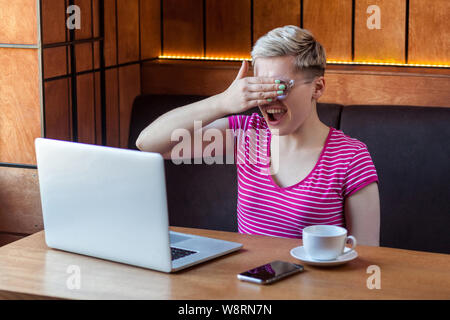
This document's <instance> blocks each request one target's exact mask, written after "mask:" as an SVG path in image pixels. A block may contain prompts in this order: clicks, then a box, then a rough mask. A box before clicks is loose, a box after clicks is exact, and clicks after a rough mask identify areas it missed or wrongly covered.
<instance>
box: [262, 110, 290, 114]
mask: <svg viewBox="0 0 450 320" xmlns="http://www.w3.org/2000/svg"><path fill="white" fill-rule="evenodd" d="M266 112H267V113H272V114H273V113H285V112H286V110H282V109H267V110H266Z"/></svg>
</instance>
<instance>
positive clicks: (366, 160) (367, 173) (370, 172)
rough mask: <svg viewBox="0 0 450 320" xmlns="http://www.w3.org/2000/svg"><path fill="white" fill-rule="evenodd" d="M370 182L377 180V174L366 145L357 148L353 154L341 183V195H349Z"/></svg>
mask: <svg viewBox="0 0 450 320" xmlns="http://www.w3.org/2000/svg"><path fill="white" fill-rule="evenodd" d="M372 182H378V175H377V171H376V169H375V166H374V164H373V161H372V157H371V156H370V153H369V150H368V149H367V146H366V145H365V144H364V146H363V147H361V148H359V149H358V150H357V151H356V153H355V155H354V156H353V158H352V160H351V162H350V164H349V166H348V168H347V173H346V175H345V178H344V183H343V185H342V195H343V197H344V198H345V197H349V196H351V195H352V194H353V193H355V192H356V191H358V190H360V189H362V188H364V187H365V186H367V185H369V184H370V183H372Z"/></svg>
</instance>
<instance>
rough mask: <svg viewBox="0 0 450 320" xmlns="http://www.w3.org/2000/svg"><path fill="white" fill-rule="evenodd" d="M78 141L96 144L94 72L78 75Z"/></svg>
mask: <svg viewBox="0 0 450 320" xmlns="http://www.w3.org/2000/svg"><path fill="white" fill-rule="evenodd" d="M77 111H78V142H81V143H89V144H95V97H94V74H93V73H87V74H83V75H80V76H78V77H77Z"/></svg>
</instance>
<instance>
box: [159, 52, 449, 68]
mask: <svg viewBox="0 0 450 320" xmlns="http://www.w3.org/2000/svg"><path fill="white" fill-rule="evenodd" d="M158 58H159V59H179V60H213V61H242V60H247V61H252V59H250V58H237V57H200V56H166V55H162V56H159V57H158ZM327 64H348V65H376V66H396V67H426V68H450V65H448V64H422V63H396V62H371V61H336V60H327Z"/></svg>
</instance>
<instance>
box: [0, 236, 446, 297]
mask: <svg viewBox="0 0 450 320" xmlns="http://www.w3.org/2000/svg"><path fill="white" fill-rule="evenodd" d="M171 229H172V230H174V231H178V232H186V233H192V234H197V235H202V236H208V237H213V238H218V239H224V240H230V241H236V242H240V243H243V245H244V248H243V249H242V250H240V251H238V252H235V253H232V254H230V255H227V256H224V257H221V258H218V259H215V260H212V261H209V262H206V263H203V264H200V265H197V266H194V267H191V268H189V269H186V270H182V271H180V272H177V273H174V274H165V273H161V272H157V271H152V270H147V269H143V268H138V267H133V266H129V265H124V264H120V263H115V262H110V261H105V260H101V259H96V258H92V257H87V256H82V255H77V254H72V253H68V252H63V251H59V250H54V249H49V248H48V247H47V246H46V245H45V241H44V232H39V233H36V234H34V235H32V236H29V237H27V238H24V239H22V240H19V241H16V242H14V243H11V244H9V245H7V246H4V247H2V248H0V298H10V299H24V298H25V299H27V298H28V299H29V298H31V299H39V298H40V299H42V298H44V299H45V298H67V299H231V300H234V299H252V300H253V299H450V274H449V269H450V268H449V267H450V255H446V254H436V253H427V252H420V251H410V250H400V249H392V248H384V247H368V246H358V247H357V248H356V249H357V251H358V254H359V257H358V258H357V259H356V260H353V261H351V262H349V263H347V264H346V265H343V266H338V267H332V268H320V267H312V266H308V265H305V271H304V272H303V273H300V274H297V275H294V276H292V277H290V278H287V279H284V280H282V281H280V282H277V283H274V284H272V285H267V286H261V285H256V284H252V283H247V282H241V281H239V280H238V279H237V278H236V275H237V274H238V273H240V272H242V271H245V270H247V269H250V268H252V267H256V266H259V265H262V264H264V263H267V262H270V261H273V260H285V261H291V262H296V263H299V261H298V260H296V259H295V258H293V257H291V256H290V253H289V252H290V250H291V249H292V248H294V247H296V246H299V245H301V242H300V241H299V240H292V239H281V238H272V237H263V236H249V235H242V234H238V233H231V232H220V231H211V230H200V229H187V228H171ZM71 265H75V266H77V268H79V271H80V279H81V282H80V285H81V287H80V289H69V288H68V286H67V281H68V279H69V277H70V276H71V275H73V274H72V273H68V272H67V271H68V268H69V266H71ZM371 265H377V266H379V268H380V270H381V289H368V287H367V279H368V278H369V277H370V276H371V275H372V274H371V273H367V268H368V267H369V266H371ZM69 271H70V269H69Z"/></svg>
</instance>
